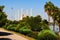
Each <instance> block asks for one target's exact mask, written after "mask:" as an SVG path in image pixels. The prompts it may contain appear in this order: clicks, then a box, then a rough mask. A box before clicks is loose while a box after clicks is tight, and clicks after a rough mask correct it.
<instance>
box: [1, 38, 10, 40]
mask: <svg viewBox="0 0 60 40" xmlns="http://www.w3.org/2000/svg"><path fill="white" fill-rule="evenodd" d="M0 40H11V39H10V38H0Z"/></svg>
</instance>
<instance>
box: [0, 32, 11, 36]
mask: <svg viewBox="0 0 60 40" xmlns="http://www.w3.org/2000/svg"><path fill="white" fill-rule="evenodd" d="M8 35H12V33H8V32H0V36H8Z"/></svg>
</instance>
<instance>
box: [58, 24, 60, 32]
mask: <svg viewBox="0 0 60 40" xmlns="http://www.w3.org/2000/svg"><path fill="white" fill-rule="evenodd" d="M58 24H59V32H60V23H58Z"/></svg>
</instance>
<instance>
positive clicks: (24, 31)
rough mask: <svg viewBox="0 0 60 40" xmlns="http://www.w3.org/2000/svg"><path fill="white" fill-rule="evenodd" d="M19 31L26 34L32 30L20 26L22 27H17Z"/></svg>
mask: <svg viewBox="0 0 60 40" xmlns="http://www.w3.org/2000/svg"><path fill="white" fill-rule="evenodd" d="M19 32H20V33H23V34H25V35H26V34H29V33H32V30H31V29H28V28H25V27H22V28H20V29H19Z"/></svg>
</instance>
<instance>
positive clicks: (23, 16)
mask: <svg viewBox="0 0 60 40" xmlns="http://www.w3.org/2000/svg"><path fill="white" fill-rule="evenodd" d="M27 14H28V10H25V11H24V14H23V15H22V19H24V18H26V17H27Z"/></svg>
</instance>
